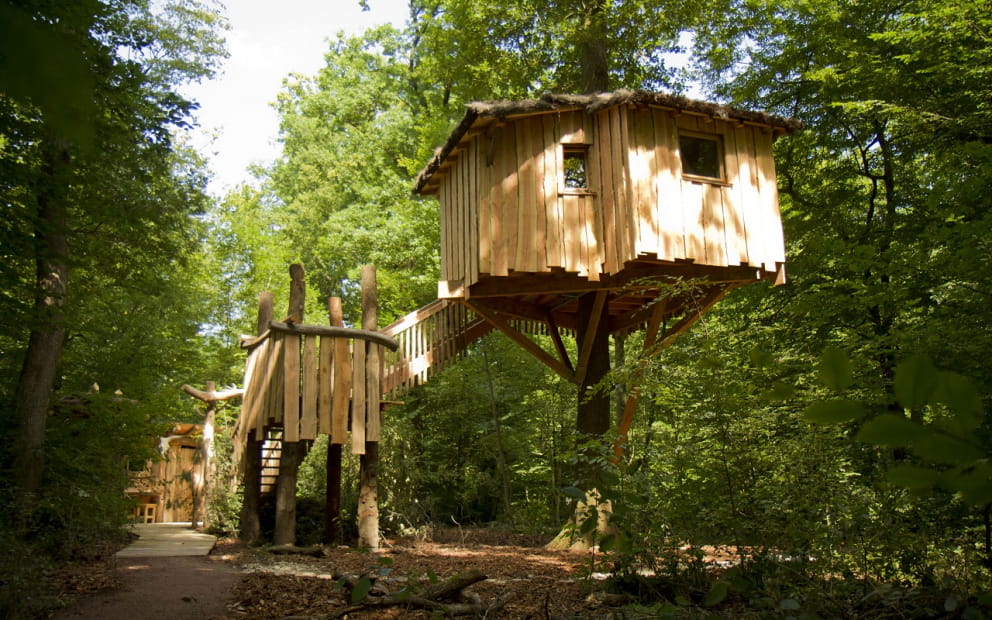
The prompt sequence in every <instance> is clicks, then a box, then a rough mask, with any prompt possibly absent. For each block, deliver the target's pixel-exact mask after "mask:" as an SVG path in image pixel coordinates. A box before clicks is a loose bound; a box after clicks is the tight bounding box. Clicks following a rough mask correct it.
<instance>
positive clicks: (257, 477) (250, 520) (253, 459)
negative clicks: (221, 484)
mask: <svg viewBox="0 0 992 620" xmlns="http://www.w3.org/2000/svg"><path fill="white" fill-rule="evenodd" d="M273 298H274V295H273V294H272V293H271V292H270V291H262V292H261V293H259V294H258V321H257V323H256V329H255V333H256V334H258V335H261V334H263V333H264V332H265V330H267V329H268V327H269V321H271V320H272V314H273ZM246 387H247V386H246ZM259 415H268V413H267V412H264V411H263V412H261V413H260V414H259ZM248 437H249V439H248V445H247V446H245V455H244V464H245V465H244V467H245V470H244V471H245V473H244V495H243V497H242V501H241V525H240V531H239V532H238V536H239V538H240V539H241V542H243V543H245V544H247V545H254V544H256V543H257V542H258V541H259V539H260V538H261V536H262V526H261V523H260V520H259V511H260V510H261V504H262V502H261V496H262V442H261V441H256V440H255V439H254V437H255V433H253V432H249V433H248Z"/></svg>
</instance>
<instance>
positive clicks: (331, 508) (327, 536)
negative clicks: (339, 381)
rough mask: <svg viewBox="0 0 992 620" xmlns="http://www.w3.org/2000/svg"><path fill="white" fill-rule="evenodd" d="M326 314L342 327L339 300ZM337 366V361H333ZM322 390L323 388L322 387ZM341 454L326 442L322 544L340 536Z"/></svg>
mask: <svg viewBox="0 0 992 620" xmlns="http://www.w3.org/2000/svg"><path fill="white" fill-rule="evenodd" d="M327 314H328V316H329V318H330V323H331V327H344V312H343V311H342V309H341V298H340V297H331V298H329V299H328V300H327ZM334 363H335V365H336V366H337V365H338V361H337V360H335V361H334ZM322 389H323V386H322ZM341 453H342V444H341V443H335V442H334V441H331V438H330V437H328V441H327V494H326V501H325V503H324V542H325V543H328V544H334V543H336V542H338V538H339V537H340V536H341V531H340V528H339V524H340V520H341Z"/></svg>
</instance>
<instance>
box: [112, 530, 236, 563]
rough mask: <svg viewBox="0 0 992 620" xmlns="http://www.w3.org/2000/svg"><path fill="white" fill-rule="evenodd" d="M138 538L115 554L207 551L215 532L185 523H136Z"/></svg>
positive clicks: (143, 555)
mask: <svg viewBox="0 0 992 620" xmlns="http://www.w3.org/2000/svg"><path fill="white" fill-rule="evenodd" d="M134 532H135V533H136V534H137V535H138V540H136V541H134V542H133V543H131V544H130V545H128V546H127V547H125V548H123V549H121V550H120V551H118V552H117V557H119V558H147V557H158V558H164V557H180V556H202V555H208V554H209V553H210V550H211V549H213V548H214V544H215V543H216V542H217V537H216V536H211V535H210V534H202V533H200V532H197V531H196V530H193V529H190V524H189V523H138V524H135V526H134Z"/></svg>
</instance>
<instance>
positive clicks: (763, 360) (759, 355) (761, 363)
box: [747, 347, 775, 368]
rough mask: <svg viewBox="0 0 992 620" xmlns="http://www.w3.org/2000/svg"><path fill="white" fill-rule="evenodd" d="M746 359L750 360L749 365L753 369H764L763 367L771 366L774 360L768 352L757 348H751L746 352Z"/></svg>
mask: <svg viewBox="0 0 992 620" xmlns="http://www.w3.org/2000/svg"><path fill="white" fill-rule="evenodd" d="M747 356H748V359H749V360H751V364H752V365H753V366H754V367H755V368H764V367H765V366H769V365H771V363H772V362H773V361H775V358H774V357H773V356H772V354H771V353H769V352H768V351H764V350H762V349H761V348H759V347H753V348H752V349H751V350H750V351H748V354H747Z"/></svg>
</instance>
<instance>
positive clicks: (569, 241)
mask: <svg viewBox="0 0 992 620" xmlns="http://www.w3.org/2000/svg"><path fill="white" fill-rule="evenodd" d="M680 130H683V131H693V132H701V133H707V134H715V135H719V136H721V137H722V140H723V146H724V153H725V157H724V164H725V172H726V174H725V177H726V178H725V182H722V183H710V182H700V181H699V180H690V179H684V178H683V177H682V173H681V161H680V159H679V144H678V132H679V131H680ZM772 139H773V134H772V132H771V130H770V129H769V128H765V127H758V126H752V125H744V124H742V123H737V122H728V121H723V120H719V119H711V118H708V117H702V116H696V115H692V114H688V113H678V112H675V111H672V110H664V109H654V108H651V109H646V108H645V109H635V108H630V107H622V106H621V107H614V108H610V109H607V110H603V111H600V112H598V113H596V114H594V115H589V114H586V113H585V112H581V111H572V112H556V113H551V114H541V115H534V116H529V117H522V118H516V119H508V120H504V121H501V122H499V123H494V124H493V125H491V126H489V127H488V128H486V129H485V131H483V132H482V133H479V134H477V135H475V136H474V137H472V138H471V139H470V140H469V141H468V142H466V144H464V145H463V148H462V149H461V150H460V151H458V152H457V154H456V155H453V157H454V159H453V162H452V163H451V167H450V169H449V170H448V171H447V173H446V174H445V176H444V177H443V178H442V181H441V185H440V188H439V192H438V194H439V200H440V205H441V240H442V275H441V278H442V280H445V281H449V282H452V283H457V284H458V286H463V287H464V289H460V288H458V286H456V287H449V288H450V289H451V290H452V291H455V292H453V293H452V295H451V296H452V297H462V296H464V294H465V293H464V290H465V289H467V287H469V286H471V285H472V284H474V283H475V282H477V281H478V279H479V275H480V274H488V275H492V276H506V275H509V274H510V273H511V272H526V273H547V272H550V271H551V270H552V268H562V269H564V270H565V271H567V272H571V273H575V274H578V275H580V276H584V277H588V278H589V279H590V280H597V279H598V278H599V277H600V275H601V274H615V273H617V272H618V271H620V270H621V269H623V267H624V263H625V262H627V261H630V260H633V259H635V258H639V257H647V258H657V259H660V260H666V261H675V260H692V261H695V262H697V263H700V264H706V265H716V266H727V265H734V266H736V265H750V266H753V267H757V268H761V269H763V270H764V271H766V272H769V273H775V271H776V269H777V266H778V265H779V264H781V263H784V261H785V251H784V241H783V238H782V226H781V217H780V215H779V209H778V194H777V188H776V185H775V170H774V162H773V161H772V151H771V144H772ZM563 142H564V143H568V144H585V145H587V148H588V151H587V160H586V166H587V176H588V179H589V185H590V189H591V190H592V191H591V192H590V193H587V194H583V193H581V192H561V191H560V189H561V188H560V185H561V179H562V171H561V170H562V158H563V151H562V143H563ZM490 153H491V155H492V157H491V159H492V165H488V163H489V159H490V157H489V156H490Z"/></svg>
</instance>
